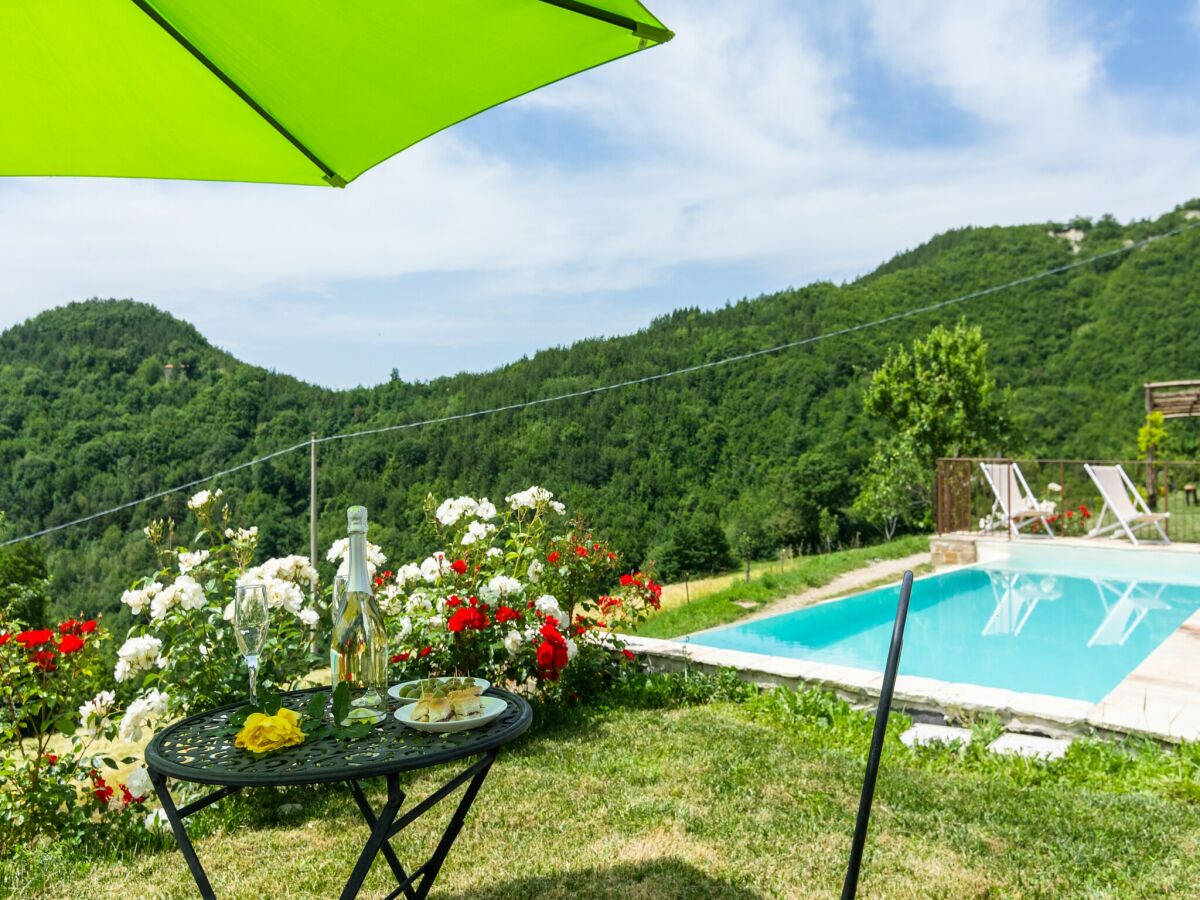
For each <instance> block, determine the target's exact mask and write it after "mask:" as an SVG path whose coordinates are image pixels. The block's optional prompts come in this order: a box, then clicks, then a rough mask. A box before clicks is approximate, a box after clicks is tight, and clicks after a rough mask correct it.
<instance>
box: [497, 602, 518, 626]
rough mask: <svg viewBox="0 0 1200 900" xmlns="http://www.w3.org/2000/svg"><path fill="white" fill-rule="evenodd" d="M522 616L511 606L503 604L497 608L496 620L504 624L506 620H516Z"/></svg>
mask: <svg viewBox="0 0 1200 900" xmlns="http://www.w3.org/2000/svg"><path fill="white" fill-rule="evenodd" d="M519 618H521V614H520V613H519V612H517V611H516V610H515V609H513V608H512V607H511V606H501V607H500V608H499V609H498V610H496V621H497V622H499V623H500V624H501V625H503V624H504V623H505V622H514V621H516V620H517V619H519Z"/></svg>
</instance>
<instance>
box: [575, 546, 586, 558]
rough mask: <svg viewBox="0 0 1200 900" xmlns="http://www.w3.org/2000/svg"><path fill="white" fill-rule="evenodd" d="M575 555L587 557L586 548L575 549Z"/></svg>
mask: <svg viewBox="0 0 1200 900" xmlns="http://www.w3.org/2000/svg"><path fill="white" fill-rule="evenodd" d="M575 555H576V556H587V555H588V549H587V547H576V548H575Z"/></svg>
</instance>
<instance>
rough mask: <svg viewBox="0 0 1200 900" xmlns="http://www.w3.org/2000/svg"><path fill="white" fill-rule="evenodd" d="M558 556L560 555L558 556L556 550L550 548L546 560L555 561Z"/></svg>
mask: <svg viewBox="0 0 1200 900" xmlns="http://www.w3.org/2000/svg"><path fill="white" fill-rule="evenodd" d="M559 558H560V557H559V555H558V551H557V550H552V551H550V555H549V556H547V557H546V562H548V563H556V562H558V560H559Z"/></svg>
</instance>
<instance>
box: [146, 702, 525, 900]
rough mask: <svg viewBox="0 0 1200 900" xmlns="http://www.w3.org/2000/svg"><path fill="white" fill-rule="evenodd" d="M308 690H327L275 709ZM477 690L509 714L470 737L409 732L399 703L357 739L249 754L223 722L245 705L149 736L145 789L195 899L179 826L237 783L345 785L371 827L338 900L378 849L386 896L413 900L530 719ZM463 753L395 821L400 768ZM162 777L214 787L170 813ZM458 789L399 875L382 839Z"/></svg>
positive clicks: (202, 880)
mask: <svg viewBox="0 0 1200 900" xmlns="http://www.w3.org/2000/svg"><path fill="white" fill-rule="evenodd" d="M317 690H320V691H325V692H326V693H328V692H329V689H328V688H315V689H312V690H306V691H293V692H291V693H288V694H284V695H283V703H284V705H285V706H288V707H290V708H292V709H295V710H298V711H302V710H303V709H304V708H305V707H306V706H307V703H308V700H309V699H310V697H311V695H312V694H313V693H314V691H317ZM485 693H486V694H487V696H490V697H498V698H500V699H502V700H504V701H505V702H506V703H507V704H508V708H507V709H505V711H504V712H503V713H502V714H501V715H500V716H499V717H498V718H496V719H494V720H493V721H491V722H489V723H488V724H486V725H482V726H480V727H479V728H473V729H471V730H469V731H459V732H454V733H451V734H436V733H432V732H425V731H416V730H415V729H412V728H409V727H408V726H407V725H403V724H401V723H400V722H399V721H397V720H396V718H395V717H394V716H393V715H392V714H391V713H392V711H393V710H394V708H395V707H396V706H398V704H393V705H391V706H389V709H388V715H387V716H386V718H385V719H384V720H383V722H381V723H380V724H379V725H377V726H376V727H375V728H372V729H371V731H370V733H369V734H367V735H365V736H364V737H360V738H355V739H353V740H348V741H337V740H334V739H333V738H331V737H326V738H321V739H319V740H308V741H305V742H304V743H303V744H300V745H298V746H295V747H288V748H287V749H284V750H277V751H275V752H273V753H269V754H266V755H264V756H261V757H258V758H256V757H254V756H252V755H251V754H249V753H247V752H246V751H244V750H239V749H237V748H236V747H234V745H233V738H232V737H231V736H230V735H229V734H228V728H227V725H228V720H229V716H230V714H231V713H233V712H234V711H235V710H237V709H239V708H240V707H242V706H244V705H245V704H244V702H239V703H231V704H229V705H227V706H221V707H218V708H217V709H214V710H211V711H209V712H203V713H200V714H198V715H194V716H189V717H188V718H186V719H183V720H182V721H180V722H176V723H175V724H174V725H171V726H169V727H167V728H165V729H163V730H162V731H160V732H158V733H157V734H156V735H155V736H154V738H153V739H152V740H151V741H150V743H149V745H148V746H147V747H146V767H147V768H148V769H149V770H150V780H151V782H152V783H153V784H154V791H155V793H156V794H158V799H159V800H160V801H161V802H162V805H163V809H164V810H165V811H166V814H167V819H168V820H169V821H170V823H171V830H172V831H173V832H174V834H175V841H176V843H178V844H179V849H180V851H181V852H182V853H183V857H184V859H186V860H187V864H188V868H189V869H191V872H192V877H193V878H195V879H196V886H197V887H198V888H199V889H200V894H201V896H203V897H205V898H214V897H215V896H216V895H215V894H214V893H213V889H212V886H211V885H210V884H209V883H208V876H206V875H205V874H204V868H203V867H202V866H201V865H200V860H199V858H198V857H197V856H196V850H195V848H194V847H193V846H192V842H191V840H190V839H189V838H188V834H187V830H186V829H185V828H184V825H183V820H184V819H185V818H187V817H188V816H190V815H191V814H192V813H194V812H197V811H198V810H201V809H203V808H204V807H206V806H208V805H210V804H212V803H215V802H216V801H217V800H220V799H221V798H222V797H227V796H229V795H230V794H233V793H236V792H237V791H240V790H241V789H242V788H244V787H267V786H282V785H305V784H321V783H325V782H335V781H344V782H346V783H348V784H349V785H350V792H351V793H352V794H353V795H354V799H355V801H356V802H357V803H358V808H359V810H360V811H361V812H362V815H363V818H364V819H366V821H367V825H368V826H369V827H370V829H371V835H370V837H369V838H368V839H367V844H366V846H365V847H363V850H362V853H360V854H359V857H358V862H357V863H355V865H354V870H353V871H352V872H351V873H350V878H349V880H348V881H347V882H346V887H345V888H344V889H343V890H342V898H343V900H349V898H351V897H355V896H357V895H358V892H359V889H360V888H361V887H362V883H363V879H364V878H366V877H367V872H369V871H370V869H371V864H372V863H373V862H374V861H375V857H376V856H377V855H378V854H379V853H380V852H381V851H382V853H383V855H384V858H385V859H387V861H388V865H389V866H391V868H392V873H393V874H394V875H395V876H396V881H397V884H398V886H397V887H396V889H395V890H394V891H392V893H391V894H389V895H388V896H389V898H394V897H400V896H403V897H405V898H407V900H421V898H423V897H425V896H426V895H427V894H428V893H429V889H430V888H431V887H433V882H434V880H435V879H436V878H437V875H438V871H439V870H440V869H441V867H442V863H443V862H445V859H446V854H448V853H449V852H450V848H451V846H453V844H454V840H455V838H457V837H458V832H459V831H460V830H461V828H462V825H463V821H464V820H465V818H466V815H467V811H468V810H470V808H471V804H472V802H474V800H475V795H476V794H478V793H479V788H480V786H481V785H482V784H483V779H484V778H485V777H486V776H487V773H488V770H489V769H490V768H491V766H492V763H493V762H494V761H495V759H496V754H497V753H498V752H499V750H500V748H501V747H503V746H504V745H505V744H508V743H509V742H511V741H513V740H515V739H516V738H518V737H520V736H521V735H522V734H524V733H525V731H526V729H528V728H529V725H530V723H531V722H532V721H533V711H532V710H531V709H530V707H529V704H528V703H526V702H525V701H524V700H522V699H521V698H520V697H518V696H517V695H516V694H513V693H510V692H508V691H503V690H500V689H499V688H489V689H488V690H487V691H486V692H485ZM405 702H408V701H405ZM469 757H479V758H478V759H476V760H474V761H472V762H471V763H470V764H469V765H468V766H467V767H466V768H465V769H463V770H462V771H460V772H458V774H456V775H454V776H453V777H452V778H450V780H449V781H447V782H446V783H445V784H444V785H442V786H441V787H440V788H438V789H437V790H436V791H434V792H433V793H431V794H430V795H429V796H428V797H426V798H425V799H424V800H422V801H420V802H419V803H417V804H416V805H414V806H412V807H411V808H410V809H409V810H408V811H407V812H406V813H404V815H401V816H399V817H398V818H397V816H398V814H399V812H400V806H401V804H402V803H403V802H404V792H403V791H402V790H400V773H401V772H411V771H414V770H417V769H425V768H428V767H430V766H436V765H440V764H442V763H449V762H455V761H458V760H465V759H468V758H469ZM380 776H382V777H383V778H385V779H387V801H386V802H385V803H384V804H383V808H382V809H380V810H379V811H378V812H376V811H375V810H374V809H372V808H371V804H370V803H369V802H368V801H367V796H366V794H365V793H364V792H363V789H362V783H361V782H362V780H363V779H364V778H375V777H380ZM168 778H175V779H177V780H179V781H190V782H194V783H197V784H211V785H217V786H218V789H217V790H215V791H212V792H211V793H209V794H207V795H205V796H204V797H201V798H200V799H198V800H194V801H192V802H191V803H188V804H186V805H184V806H182V807H176V806H175V802H174V801H173V800H172V799H171V793H170V791H169V790H168V789H167V779H168ZM463 784H466V785H467V788H466V791H465V792H464V793H463V796H462V798H461V799H460V800H459V803H458V808H457V809H456V810H455V811H454V816H453V817H452V818H451V820H450V824H449V825H448V826H446V830H445V831H444V832H443V833H442V837H441V839H440V840H439V841H438V844H437V847H436V848H435V849H434V851H433V855H432V856H430V857H429V859H428V860H426V861H425V862H424V863H422V864H421V865H420V866H418V867H417V868H415V869H413V871H412V872H406V871H405V869H404V867H403V866H402V865H401V864H400V860H399V859H398V858H397V856H396V853H395V851H394V850H393V849H392V846H391V843H390V840H391V838H392V837H394V836H395V835H396V833H397V832H399V831H400V830H401V829H403V828H405V827H407V826H408V825H410V824H412V823H413V822H414V821H416V819H418V818H419V817H420V816H421V815H423V814H424V813H426V812H427V811H428V810H430V809H431V808H432V807H433V806H434V805H436V804H437V803H438V802H439V801H441V800H443V799H444V798H446V797H447V796H449V795H450V794H452V793H453V792H454V791H455V790H456V789H458V788H459V787H461V786H462V785H463Z"/></svg>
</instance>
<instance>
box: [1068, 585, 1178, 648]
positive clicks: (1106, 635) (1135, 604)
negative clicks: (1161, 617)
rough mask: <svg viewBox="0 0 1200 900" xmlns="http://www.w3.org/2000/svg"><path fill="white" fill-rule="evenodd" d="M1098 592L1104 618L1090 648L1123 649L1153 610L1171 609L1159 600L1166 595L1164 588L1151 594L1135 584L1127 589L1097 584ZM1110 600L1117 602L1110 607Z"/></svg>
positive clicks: (1090, 642) (1091, 640)
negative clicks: (1111, 598) (1162, 595)
mask: <svg viewBox="0 0 1200 900" xmlns="http://www.w3.org/2000/svg"><path fill="white" fill-rule="evenodd" d="M1096 590H1097V591H1099V592H1100V602H1101V603H1103V604H1104V608H1105V614H1104V621H1102V622H1101V623H1100V627H1099V628H1097V629H1096V631H1095V633H1094V634H1093V635H1092V636H1091V638H1089V639H1088V642H1087V645H1088V646H1089V647H1097V646H1100V647H1120V646H1122V645H1124V643H1125V642H1126V641H1127V640H1129V636H1130V635H1132V634H1133V632H1134V631H1136V630H1137V627H1138V626H1139V625H1141V624H1142V620H1143V619H1144V618H1146V616H1147V614H1148V613H1149V612H1150V611H1151V610H1155V609H1168V608H1169V606H1170V605H1169V604H1168V603H1166V602H1165V601H1164V600H1163V599H1162V598H1161V597H1160V596H1159V595H1160V594H1161V593H1162V592H1163V586H1162V585H1159V588H1158V590H1157V591H1156V592H1155V593H1153V594H1151V593H1148V592H1147V591H1146V590H1145V589H1139V588H1138V583H1137V582H1136V581H1130V582H1128V583H1127V584H1125V585H1121V584H1120V583H1116V584H1114V583H1113V582H1109V581H1097V582H1096ZM1110 597H1115V598H1116V600H1115V601H1114V602H1113V603H1112V605H1111V606H1110V605H1109V598H1110Z"/></svg>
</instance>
